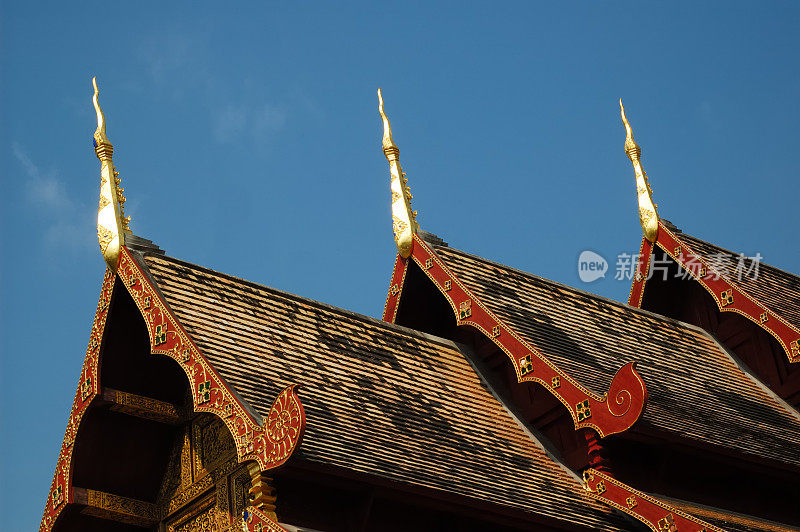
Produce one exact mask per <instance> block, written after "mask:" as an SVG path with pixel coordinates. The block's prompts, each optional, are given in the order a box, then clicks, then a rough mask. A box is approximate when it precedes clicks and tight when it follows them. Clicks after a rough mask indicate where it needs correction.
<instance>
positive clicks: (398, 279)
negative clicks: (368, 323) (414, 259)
mask: <svg viewBox="0 0 800 532" xmlns="http://www.w3.org/2000/svg"><path fill="white" fill-rule="evenodd" d="M407 271H408V259H404V258H403V257H402V256H400V255H397V258H396V259H395V261H394V269H393V270H392V278H391V279H390V280H389V292H388V293H387V294H386V303H385V304H384V305H383V321H388V322H389V323H394V320H395V318H396V317H397V308H398V307H399V306H400V296H401V295H402V294H403V284H404V283H405V280H406V272H407Z"/></svg>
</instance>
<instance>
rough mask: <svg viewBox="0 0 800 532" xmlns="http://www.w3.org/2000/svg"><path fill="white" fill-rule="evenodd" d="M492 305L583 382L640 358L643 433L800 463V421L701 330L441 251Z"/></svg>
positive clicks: (592, 384)
mask: <svg viewBox="0 0 800 532" xmlns="http://www.w3.org/2000/svg"><path fill="white" fill-rule="evenodd" d="M434 248H435V250H436V252H437V254H438V256H439V257H440V258H441V259H442V260H443V262H444V263H445V264H446V266H447V267H448V268H449V269H450V270H451V271H452V272H453V273H454V274H455V275H456V276H457V277H458V279H459V280H460V281H461V282H462V283H464V284H465V285H466V286H467V287H468V288H469V289H470V290H471V291H472V292H473V293H474V294H475V295H476V296H477V297H478V298H479V299H480V301H481V302H482V303H483V304H485V305H486V306H487V307H489V309H490V310H491V311H492V312H494V313H495V314H496V315H497V316H498V317H499V318H500V319H501V320H503V321H504V322H505V323H507V324H508V325H509V326H510V327H511V328H513V329H514V331H516V332H517V333H518V334H519V335H520V336H522V337H523V338H524V339H525V340H526V341H528V342H529V343H530V344H531V345H535V346H537V348H539V349H540V350H541V351H542V352H543V354H544V355H545V356H546V357H548V358H549V359H550V360H552V361H553V362H554V363H555V364H557V365H558V366H559V367H561V368H563V369H564V370H566V371H567V372H568V373H569V374H571V375H576V376H577V375H579V376H580V379H581V382H582V383H583V384H584V385H586V386H588V387H589V388H591V389H593V390H594V391H596V392H598V391H602V390H606V389H608V386H609V384H610V382H611V380H612V378H613V376H614V372H615V371H616V370H617V368H619V367H620V366H621V365H623V364H625V363H627V362H631V361H634V360H635V361H637V362H638V365H637V370H638V371H639V373H640V374H641V376H642V378H643V379H644V381H645V384H646V385H647V389H648V403H647V407H646V409H645V411H644V414H643V416H642V419H641V420H640V421H639V423H637V424H636V425H634V427H633V430H637V431H642V430H648V431H657V432H658V433H660V434H662V435H668V436H670V437H673V438H678V439H681V440H682V441H688V442H690V443H691V442H693V444H696V445H698V446H703V447H707V446H708V445H713V446H715V447H717V448H720V449H727V450H729V451H734V452H736V453H737V454H738V453H741V454H742V455H754V456H756V457H758V458H762V459H767V460H774V461H778V462H782V463H784V464H790V465H791V466H794V467H800V454H798V453H797V449H798V446H799V445H800V416H798V414H797V412H796V411H794V410H793V409H792V408H791V407H789V406H788V405H787V404H786V403H785V402H783V401H782V400H781V399H780V398H778V397H777V396H776V395H775V394H773V393H772V392H771V391H769V390H768V389H767V388H766V387H764V386H763V385H762V384H761V383H760V382H759V381H757V379H756V378H755V377H753V376H752V375H751V374H750V373H749V372H747V371H746V370H745V369H744V368H743V367H741V366H740V365H739V364H738V363H737V362H736V360H735V359H734V358H732V357H731V355H730V354H729V353H728V352H727V351H726V350H725V348H723V347H722V346H721V345H720V344H719V343H717V342H716V341H715V340H714V339H713V338H712V337H711V336H710V335H709V334H708V333H707V332H705V331H703V330H702V329H700V328H697V327H694V326H692V325H689V324H686V323H683V322H680V321H676V320H673V319H670V318H667V317H664V316H660V315H657V314H653V313H650V312H647V311H642V310H640V309H637V308H634V307H631V306H629V305H625V304H621V303H618V302H615V301H612V300H609V299H606V298H603V297H600V296H596V295H593V294H589V293H587V292H583V291H581V290H577V289H575V288H572V287H568V286H565V285H562V284H559V283H556V282H553V281H549V280H546V279H542V278H540V277H537V276H534V275H531V274H528V273H525V272H522V271H519V270H516V269H513V268H510V267H507V266H503V265H500V264H497V263H494V262H491V261H488V260H486V259H482V258H480V257H477V256H474V255H470V254H468V253H465V252H463V251H459V250H456V249H453V248H451V247H447V246H441V245H440V246H434Z"/></svg>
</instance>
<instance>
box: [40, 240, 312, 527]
mask: <svg viewBox="0 0 800 532" xmlns="http://www.w3.org/2000/svg"><path fill="white" fill-rule="evenodd" d="M117 275H118V276H119V278H120V280H121V281H122V283H123V284H124V285H125V287H126V288H127V289H128V293H130V295H131V297H132V298H133V300H134V302H135V303H136V306H137V307H138V308H139V311H140V312H141V314H142V317H143V318H144V321H145V324H146V325H147V330H148V333H149V334H148V336H149V338H150V352H151V353H152V354H154V355H156V354H162V355H166V356H169V357H170V358H172V359H174V360H175V361H177V362H178V364H179V365H180V366H181V368H182V369H183V370H184V372H185V373H186V376H187V377H188V379H189V385H190V386H191V389H192V402H193V406H194V411H195V412H209V413H212V414H214V415H216V416H218V417H219V418H220V419H221V420H222V421H223V423H224V424H225V426H226V427H227V428H228V430H229V431H230V433H231V436H232V437H233V441H234V443H235V444H236V454H237V458H238V461H239V463H242V462H245V461H248V460H255V461H256V462H257V463H258V465H259V467H260V468H261V470H262V471H267V470H270V469H275V468H276V467H279V466H281V465H283V464H284V463H285V462H286V461H287V460H288V459H289V458H290V457H291V455H292V453H293V452H294V450H295V449H296V448H297V446H298V445H299V444H300V441H301V440H302V437H303V433H304V431H305V424H306V415H305V410H304V409H303V405H302V403H301V402H300V399H299V397H298V396H297V393H296V392H295V390H296V388H297V387H298V386H299V385H297V384H292V385H290V386H288V387H287V388H285V389H284V390H283V391H282V392H281V393H279V394H278V397H277V398H276V399H275V401H274V402H273V404H272V406H271V408H270V410H269V413H268V415H267V417H266V419H265V420H264V422H263V424H262V423H259V422H257V421H256V420H255V419H253V417H252V416H251V415H250V414H249V412H248V410H247V408H246V407H245V405H244V404H243V403H242V402H241V400H240V399H239V398H238V397H237V396H236V395H235V394H234V393H233V392H232V390H231V389H230V388H229V387H228V385H227V384H226V383H225V382H224V381H223V380H222V378H221V377H220V376H219V374H218V373H217V372H216V370H214V368H213V367H211V365H210V364H209V363H208V361H207V360H206V358H205V356H204V355H203V354H202V353H201V352H200V350H199V349H198V347H197V346H196V345H195V343H194V342H193V341H192V340H191V339H190V338H189V335H188V334H187V333H186V331H185V329H184V328H183V326H181V325H180V323H179V322H178V320H177V318H176V317H175V315H174V314H173V313H172V311H171V310H170V309H169V307H168V306H167V303H166V302H165V301H164V300H163V299H162V297H161V295H160V293H159V292H158V290H157V289H156V288H155V287H154V286H153V284H152V283H151V282H150V279H149V277H148V275H147V274H145V272H144V271H143V270H142V269H141V267H140V266H139V264H138V263H137V262H136V260H135V259H134V258H133V256H132V255H131V253H130V251H128V249H127V248H124V247H123V248H122V250H121V252H120V256H119V264H118V267H117ZM114 279H115V276H114V273H113V272H112V271H111V270H110V269H106V274H105V277H104V279H103V288H102V290H101V293H100V302H99V303H98V306H97V313H96V314H95V320H94V324H93V325H92V333H91V336H90V339H89V347H88V349H87V352H86V359H85V361H84V365H83V371H82V372H81V379H80V383H79V385H78V391H77V392H76V394H75V401H74V403H73V407H72V414H71V415H70V419H69V422H68V425H67V431H66V434H65V435H64V442H63V444H62V447H61V453H60V454H59V458H58V462H57V464H56V472H55V475H54V478H53V483H52V485H51V489H50V495H49V497H48V500H47V504H46V506H45V511H44V515H43V517H42V522H41V525H40V527H39V530H40V531H49V530H52V527H53V525H54V524H55V521H56V519H57V518H58V516H59V515H60V514H61V512H62V511H63V509H64V507H65V506H66V503H71V502H74V490H73V489H72V469H73V468H72V465H73V464H72V449H73V443H74V442H75V438H76V436H77V433H78V428H79V424H80V421H81V419H82V417H83V414H84V413H85V412H86V410H87V408H88V406H89V404H90V403H91V402H92V400H94V398H95V397H97V395H98V394H99V390H100V383H99V379H100V375H99V366H100V364H99V355H100V351H99V348H100V343H101V342H102V339H103V331H104V329H105V323H106V318H107V317H108V308H109V304H110V301H111V295H112V292H113V289H114Z"/></svg>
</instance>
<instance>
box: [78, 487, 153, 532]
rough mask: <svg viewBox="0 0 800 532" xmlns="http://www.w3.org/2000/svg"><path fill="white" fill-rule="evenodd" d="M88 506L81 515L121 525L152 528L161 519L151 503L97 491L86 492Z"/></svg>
mask: <svg viewBox="0 0 800 532" xmlns="http://www.w3.org/2000/svg"><path fill="white" fill-rule="evenodd" d="M86 497H87V504H88V506H87V507H86V508H84V509H83V510H82V512H81V513H83V514H86V515H93V516H96V517H102V518H106V519H112V520H114V521H116V522H120V523H128V524H133V525H139V526H152V525H153V524H154V523H157V522H158V521H159V518H160V514H159V511H158V508H157V507H156V506H155V505H154V504H151V503H149V502H144V501H140V500H136V499H131V498H129V497H123V496H121V495H116V494H112V493H105V492H102V491H97V490H86Z"/></svg>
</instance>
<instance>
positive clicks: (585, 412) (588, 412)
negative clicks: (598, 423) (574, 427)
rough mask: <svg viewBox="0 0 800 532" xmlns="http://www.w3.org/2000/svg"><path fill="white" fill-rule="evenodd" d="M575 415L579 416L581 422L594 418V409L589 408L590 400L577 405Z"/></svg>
mask: <svg viewBox="0 0 800 532" xmlns="http://www.w3.org/2000/svg"><path fill="white" fill-rule="evenodd" d="M575 415H576V416H577V418H578V421H579V422H580V421H584V420H586V419H589V418H590V417H592V409H591V407H590V406H589V400H588V399H587V400H585V401H581V402H580V403H578V404H577V405H575Z"/></svg>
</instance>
